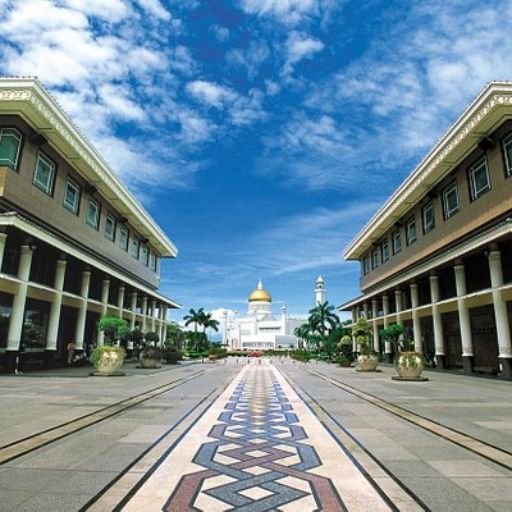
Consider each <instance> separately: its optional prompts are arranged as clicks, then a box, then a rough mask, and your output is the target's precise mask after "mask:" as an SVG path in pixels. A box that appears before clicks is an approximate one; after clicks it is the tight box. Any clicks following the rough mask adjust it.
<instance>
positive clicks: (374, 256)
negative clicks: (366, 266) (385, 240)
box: [372, 248, 380, 269]
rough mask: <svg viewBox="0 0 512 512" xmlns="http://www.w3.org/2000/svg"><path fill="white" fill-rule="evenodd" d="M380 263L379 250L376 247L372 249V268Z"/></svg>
mask: <svg viewBox="0 0 512 512" xmlns="http://www.w3.org/2000/svg"><path fill="white" fill-rule="evenodd" d="M379 265H380V251H379V249H378V248H375V249H373V250H372V269H374V268H377V267H378V266H379Z"/></svg>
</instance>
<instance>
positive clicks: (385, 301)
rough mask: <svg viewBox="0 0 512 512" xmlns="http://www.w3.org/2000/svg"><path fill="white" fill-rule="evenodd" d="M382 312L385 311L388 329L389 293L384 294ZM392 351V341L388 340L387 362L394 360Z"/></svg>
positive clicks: (385, 357) (385, 359)
mask: <svg viewBox="0 0 512 512" xmlns="http://www.w3.org/2000/svg"><path fill="white" fill-rule="evenodd" d="M382 312H383V313H384V329H386V327H389V317H388V315H389V297H388V296H387V295H383V296H382ZM392 353H393V350H392V348H391V343H390V342H389V341H386V342H385V343H384V361H386V363H390V362H391V361H392V359H393V357H392Z"/></svg>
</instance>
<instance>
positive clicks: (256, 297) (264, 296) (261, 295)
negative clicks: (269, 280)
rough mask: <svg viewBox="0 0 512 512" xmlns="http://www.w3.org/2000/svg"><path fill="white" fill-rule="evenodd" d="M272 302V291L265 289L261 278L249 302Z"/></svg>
mask: <svg viewBox="0 0 512 512" xmlns="http://www.w3.org/2000/svg"><path fill="white" fill-rule="evenodd" d="M256 301H258V302H272V298H271V297H270V293H268V292H267V290H264V289H263V284H262V282H261V279H260V280H259V281H258V287H257V288H256V290H254V291H253V292H252V293H251V294H250V295H249V302H256Z"/></svg>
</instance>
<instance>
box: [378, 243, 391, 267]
mask: <svg viewBox="0 0 512 512" xmlns="http://www.w3.org/2000/svg"><path fill="white" fill-rule="evenodd" d="M380 252H381V253H382V263H384V262H385V261H388V260H389V245H388V241H387V240H384V242H382V243H381V244H380Z"/></svg>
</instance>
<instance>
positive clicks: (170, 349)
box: [162, 340, 183, 364]
mask: <svg viewBox="0 0 512 512" xmlns="http://www.w3.org/2000/svg"><path fill="white" fill-rule="evenodd" d="M162 356H163V358H164V359H165V362H166V363H167V364H178V362H179V361H181V360H182V359H183V356H182V354H181V352H180V351H179V350H178V347H177V346H176V345H174V344H173V343H172V341H171V340H165V342H164V348H163V350H162Z"/></svg>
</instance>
